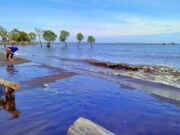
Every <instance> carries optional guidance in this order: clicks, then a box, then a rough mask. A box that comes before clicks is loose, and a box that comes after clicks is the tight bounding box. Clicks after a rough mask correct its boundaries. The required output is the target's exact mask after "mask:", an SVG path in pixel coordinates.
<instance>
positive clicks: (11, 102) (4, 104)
mask: <svg viewBox="0 0 180 135" xmlns="http://www.w3.org/2000/svg"><path fill="white" fill-rule="evenodd" d="M0 96H1V95H0ZM1 109H3V110H4V111H6V112H8V113H10V114H11V116H12V117H13V118H18V117H19V116H20V111H19V110H17V109H16V101H15V98H14V99H7V98H1V97H0V110H1Z"/></svg>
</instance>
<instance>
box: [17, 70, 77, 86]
mask: <svg viewBox="0 0 180 135" xmlns="http://www.w3.org/2000/svg"><path fill="white" fill-rule="evenodd" d="M74 75H75V74H74V73H58V74H53V75H48V76H43V77H38V78H35V79H33V80H31V81H24V82H20V83H21V84H25V85H26V86H28V87H29V88H31V87H43V86H47V85H48V83H52V82H55V81H57V80H61V79H65V78H69V77H72V76H74Z"/></svg>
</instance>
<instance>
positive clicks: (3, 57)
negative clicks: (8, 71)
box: [0, 53, 30, 65]
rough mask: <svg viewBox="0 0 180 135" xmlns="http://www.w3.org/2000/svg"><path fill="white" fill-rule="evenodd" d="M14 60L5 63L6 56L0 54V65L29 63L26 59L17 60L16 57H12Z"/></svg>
mask: <svg viewBox="0 0 180 135" xmlns="http://www.w3.org/2000/svg"><path fill="white" fill-rule="evenodd" d="M14 58H15V61H13V62H9V61H7V59H6V55H4V54H2V53H0V63H1V64H15V65H17V64H23V63H27V62H30V61H29V60H26V59H22V58H18V57H14Z"/></svg>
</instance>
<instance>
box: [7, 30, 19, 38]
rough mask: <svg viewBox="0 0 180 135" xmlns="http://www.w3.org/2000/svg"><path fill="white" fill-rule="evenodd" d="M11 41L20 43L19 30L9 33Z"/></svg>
mask: <svg viewBox="0 0 180 135" xmlns="http://www.w3.org/2000/svg"><path fill="white" fill-rule="evenodd" d="M9 39H10V40H12V41H18V39H19V30H18V29H13V30H12V31H10V32H9Z"/></svg>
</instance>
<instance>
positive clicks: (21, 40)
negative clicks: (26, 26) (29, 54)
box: [17, 31, 30, 42]
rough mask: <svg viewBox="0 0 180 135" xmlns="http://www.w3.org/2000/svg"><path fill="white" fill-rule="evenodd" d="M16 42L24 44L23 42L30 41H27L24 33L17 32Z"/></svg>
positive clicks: (27, 38) (28, 40)
mask: <svg viewBox="0 0 180 135" xmlns="http://www.w3.org/2000/svg"><path fill="white" fill-rule="evenodd" d="M17 41H18V42H25V41H27V42H30V39H29V37H28V34H27V33H26V32H24V31H19V33H18V38H17Z"/></svg>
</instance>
